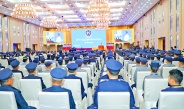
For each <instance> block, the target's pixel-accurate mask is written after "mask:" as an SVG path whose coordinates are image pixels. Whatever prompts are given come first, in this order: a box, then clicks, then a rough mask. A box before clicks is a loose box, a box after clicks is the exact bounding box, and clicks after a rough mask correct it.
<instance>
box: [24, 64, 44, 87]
mask: <svg viewBox="0 0 184 109" xmlns="http://www.w3.org/2000/svg"><path fill="white" fill-rule="evenodd" d="M36 67H37V64H36V63H34V62H30V63H29V64H27V65H26V67H25V68H26V69H27V71H28V73H29V75H28V76H26V77H23V78H22V79H40V81H41V85H42V89H45V88H46V86H45V84H44V83H43V80H42V77H39V76H35V75H36Z"/></svg>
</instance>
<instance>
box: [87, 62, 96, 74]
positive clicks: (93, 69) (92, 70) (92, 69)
mask: <svg viewBox="0 0 184 109" xmlns="http://www.w3.org/2000/svg"><path fill="white" fill-rule="evenodd" d="M88 66H90V68H91V74H92V77H93V75H94V72H95V66H94V65H92V64H88Z"/></svg>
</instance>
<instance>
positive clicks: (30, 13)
mask: <svg viewBox="0 0 184 109" xmlns="http://www.w3.org/2000/svg"><path fill="white" fill-rule="evenodd" d="M11 16H12V17H15V18H19V19H26V20H27V19H29V20H36V19H38V15H37V14H36V10H35V9H34V7H33V5H32V4H29V3H20V4H16V5H15V8H14V9H13V12H12V13H11Z"/></svg>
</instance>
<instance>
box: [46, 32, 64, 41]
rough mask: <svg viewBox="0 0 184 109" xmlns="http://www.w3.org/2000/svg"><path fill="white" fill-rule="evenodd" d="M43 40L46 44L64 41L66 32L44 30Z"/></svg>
mask: <svg viewBox="0 0 184 109" xmlns="http://www.w3.org/2000/svg"><path fill="white" fill-rule="evenodd" d="M43 35H44V36H43V42H44V44H46V43H47V44H48V43H51V44H52V43H58V44H63V43H64V34H63V32H52V31H44V32H43Z"/></svg>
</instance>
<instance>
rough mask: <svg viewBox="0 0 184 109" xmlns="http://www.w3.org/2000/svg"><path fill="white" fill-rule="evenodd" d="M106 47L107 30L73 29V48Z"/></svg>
mask: <svg viewBox="0 0 184 109" xmlns="http://www.w3.org/2000/svg"><path fill="white" fill-rule="evenodd" d="M101 44H102V45H104V46H106V30H105V29H104V30H97V29H76V30H75V29H73V30H72V47H76V48H93V47H98V45H101Z"/></svg>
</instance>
